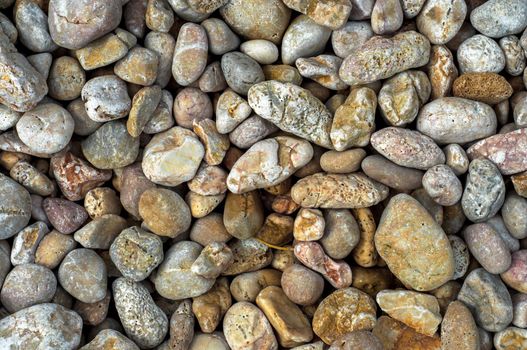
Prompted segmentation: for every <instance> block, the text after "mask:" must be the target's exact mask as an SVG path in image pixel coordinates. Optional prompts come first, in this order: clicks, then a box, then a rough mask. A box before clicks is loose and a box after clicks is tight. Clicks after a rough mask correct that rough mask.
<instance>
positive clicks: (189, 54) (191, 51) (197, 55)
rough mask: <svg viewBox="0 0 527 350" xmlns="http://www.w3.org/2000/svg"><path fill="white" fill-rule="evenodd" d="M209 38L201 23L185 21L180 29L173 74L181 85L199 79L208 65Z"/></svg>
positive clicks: (186, 84)
mask: <svg viewBox="0 0 527 350" xmlns="http://www.w3.org/2000/svg"><path fill="white" fill-rule="evenodd" d="M208 47H209V45H208V39H207V33H206V32H205V29H204V28H203V27H202V26H200V25H199V24H194V23H185V24H184V25H183V26H182V27H181V29H180V30H179V34H178V38H177V41H176V48H175V50H174V60H173V62H172V75H173V76H174V79H175V80H176V82H177V83H178V84H179V85H182V86H188V85H190V84H192V83H193V82H195V81H196V80H198V78H199V77H200V76H201V73H203V71H204V70H205V67H206V65H207V51H208Z"/></svg>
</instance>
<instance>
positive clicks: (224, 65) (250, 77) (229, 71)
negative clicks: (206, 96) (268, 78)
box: [221, 51, 265, 95]
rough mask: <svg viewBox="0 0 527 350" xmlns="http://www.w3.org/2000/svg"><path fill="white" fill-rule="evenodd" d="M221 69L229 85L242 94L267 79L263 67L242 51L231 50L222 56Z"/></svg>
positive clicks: (245, 93)
mask: <svg viewBox="0 0 527 350" xmlns="http://www.w3.org/2000/svg"><path fill="white" fill-rule="evenodd" d="M221 70H222V71H223V74H224V76H225V81H226V82H227V85H229V87H230V88H231V89H232V90H233V91H234V92H237V93H239V94H242V95H247V92H248V91H249V89H250V88H251V86H253V85H254V84H257V83H260V82H262V81H264V80H265V76H264V73H263V71H262V68H261V67H260V65H259V64H258V62H256V61H255V60H254V59H253V58H251V57H250V56H248V55H246V54H244V53H241V52H236V51H235V52H229V53H226V54H225V55H223V56H222V57H221Z"/></svg>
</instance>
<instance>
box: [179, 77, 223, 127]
mask: <svg viewBox="0 0 527 350" xmlns="http://www.w3.org/2000/svg"><path fill="white" fill-rule="evenodd" d="M212 111H213V108H212V103H211V101H210V98H209V96H208V95H207V94H206V93H204V92H202V91H201V90H199V89H196V88H192V87H189V88H184V89H183V90H181V91H180V92H179V93H178V94H177V95H176V98H175V99H174V110H173V112H174V119H175V120H176V123H177V125H178V126H181V127H184V128H187V129H192V127H193V125H194V122H200V121H202V120H205V119H211V118H212Z"/></svg>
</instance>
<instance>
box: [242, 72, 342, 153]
mask: <svg viewBox="0 0 527 350" xmlns="http://www.w3.org/2000/svg"><path fill="white" fill-rule="evenodd" d="M248 101H249V105H250V106H251V108H252V109H253V110H254V111H255V112H256V114H258V115H259V116H260V117H262V118H264V119H267V120H269V121H271V122H272V123H274V124H275V125H276V126H278V127H279V128H280V129H282V130H283V131H286V132H290V133H292V134H294V135H297V136H300V137H302V138H304V139H306V140H309V141H311V142H313V143H316V144H317V145H320V146H323V147H326V148H333V146H332V143H331V140H330V138H329V132H330V128H331V119H332V118H331V114H330V113H329V111H328V110H327V108H326V106H324V104H323V103H322V102H321V101H320V100H319V99H317V98H316V97H315V96H314V95H312V94H311V93H310V92H309V91H307V90H305V89H303V88H301V87H299V86H296V85H293V84H289V83H285V84H284V83H280V82H278V81H275V80H271V81H265V82H262V83H259V84H256V85H254V86H253V87H251V89H250V90H249V93H248ZM313 116H316V118H314V117H313Z"/></svg>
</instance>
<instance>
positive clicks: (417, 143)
mask: <svg viewBox="0 0 527 350" xmlns="http://www.w3.org/2000/svg"><path fill="white" fill-rule="evenodd" d="M370 143H371V145H372V146H373V148H375V150H376V151H377V152H379V153H380V154H381V155H383V156H384V157H386V158H388V159H389V160H391V161H392V162H394V163H395V164H398V165H401V166H405V167H409V168H414V169H420V170H427V169H429V168H431V167H433V166H434V165H438V164H443V163H444V162H445V155H444V153H443V152H442V151H441V149H440V148H439V147H438V146H437V144H436V143H435V142H434V140H432V139H431V138H430V137H428V136H426V135H424V134H422V133H420V132H418V131H413V130H408V129H402V128H396V127H388V128H384V129H381V130H379V131H377V132H375V133H373V134H372V136H371V140H370Z"/></svg>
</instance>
